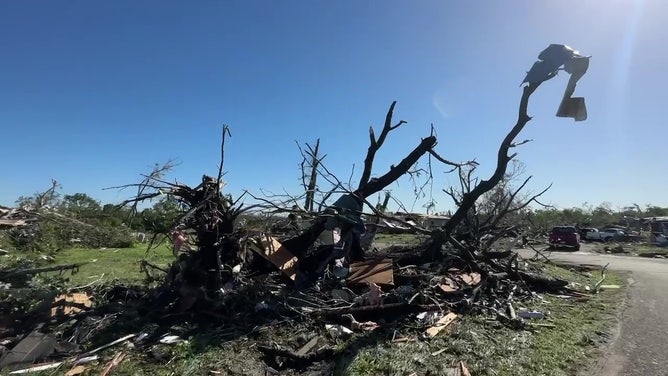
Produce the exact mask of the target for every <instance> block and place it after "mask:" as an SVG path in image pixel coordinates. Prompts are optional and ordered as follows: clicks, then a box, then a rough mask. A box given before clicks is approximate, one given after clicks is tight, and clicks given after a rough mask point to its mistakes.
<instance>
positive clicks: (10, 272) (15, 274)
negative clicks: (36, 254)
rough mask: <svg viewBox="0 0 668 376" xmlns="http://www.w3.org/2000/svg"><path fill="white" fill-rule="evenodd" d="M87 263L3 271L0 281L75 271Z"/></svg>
mask: <svg viewBox="0 0 668 376" xmlns="http://www.w3.org/2000/svg"><path fill="white" fill-rule="evenodd" d="M86 264H87V263H85V262H84V263H78V264H67V265H54V266H45V267H42V268H32V269H20V270H3V271H0V279H7V278H15V277H19V276H23V275H32V274H39V273H46V272H55V271H63V270H74V269H79V267H80V266H82V265H86Z"/></svg>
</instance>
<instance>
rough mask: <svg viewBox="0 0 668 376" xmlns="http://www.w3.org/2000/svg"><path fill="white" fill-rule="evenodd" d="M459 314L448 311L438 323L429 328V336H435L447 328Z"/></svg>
mask: <svg viewBox="0 0 668 376" xmlns="http://www.w3.org/2000/svg"><path fill="white" fill-rule="evenodd" d="M457 317H458V316H457V314H456V313H454V312H448V314H447V315H445V316H443V317H442V318H441V319H440V320H438V321H437V322H436V325H434V326H432V327H431V328H429V329H427V331H426V333H427V336H429V337H435V336H436V335H437V334H438V333H440V332H441V331H442V330H443V329H445V328H447V327H448V325H450V324H452V323H453V322H454V321H455V320H456V319H457Z"/></svg>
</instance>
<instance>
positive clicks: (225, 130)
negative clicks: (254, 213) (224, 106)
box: [216, 124, 232, 193]
mask: <svg viewBox="0 0 668 376" xmlns="http://www.w3.org/2000/svg"><path fill="white" fill-rule="evenodd" d="M226 135H227V136H230V137H232V133H230V127H229V126H228V125H227V124H224V125H223V140H222V141H221V142H220V166H218V178H217V179H216V190H217V192H218V193H220V181H221V179H222V178H223V165H224V164H225V136H226Z"/></svg>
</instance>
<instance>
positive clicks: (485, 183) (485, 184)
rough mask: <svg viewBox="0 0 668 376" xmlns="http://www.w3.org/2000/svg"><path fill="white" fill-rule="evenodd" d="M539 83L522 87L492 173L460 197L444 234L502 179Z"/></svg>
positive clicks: (450, 230) (529, 118) (525, 122)
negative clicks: (510, 151)
mask: <svg viewBox="0 0 668 376" xmlns="http://www.w3.org/2000/svg"><path fill="white" fill-rule="evenodd" d="M539 85H540V83H538V84H536V83H531V84H529V85H527V86H525V87H524V90H523V92H522V98H521V99H520V106H519V111H518V112H519V113H518V119H517V123H516V124H515V126H514V127H513V128H512V129H511V130H510V132H509V133H508V134H507V135H506V137H505V138H504V139H503V142H502V143H501V145H500V146H499V152H498V155H497V165H496V169H495V170H494V173H493V174H492V176H491V177H490V178H489V179H488V180H482V181H480V183H479V184H478V185H476V187H475V188H473V189H472V190H471V191H468V192H466V193H464V195H463V196H462V205H461V206H459V208H458V209H457V211H455V213H454V214H453V215H452V217H451V218H450V220H449V221H448V222H447V223H446V224H445V226H444V230H445V232H446V234H450V233H451V232H452V231H453V230H454V228H455V227H457V225H459V223H461V221H462V220H463V219H464V217H465V216H466V215H467V213H468V212H469V210H470V209H471V208H472V207H473V206H474V205H475V202H476V200H477V199H478V198H479V197H480V196H481V195H482V194H484V193H485V192H487V191H489V190H491V189H492V188H494V186H495V185H496V184H497V183H498V182H499V181H501V179H503V176H504V175H505V173H506V169H507V167H508V163H509V162H510V161H511V160H512V158H513V157H514V156H515V154H513V155H511V156H509V155H508V150H509V149H510V148H511V146H512V143H513V140H514V139H515V137H517V135H518V134H519V133H520V132H521V131H522V130H523V129H524V127H525V126H526V124H527V123H528V122H529V121H530V120H531V117H530V116H529V115H527V107H528V105H529V97H531V94H533V92H534V91H535V90H536V89H537V88H538V86H539Z"/></svg>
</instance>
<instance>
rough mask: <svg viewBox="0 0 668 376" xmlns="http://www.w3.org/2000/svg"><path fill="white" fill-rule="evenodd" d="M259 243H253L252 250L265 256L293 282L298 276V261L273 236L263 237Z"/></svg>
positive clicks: (251, 244)
mask: <svg viewBox="0 0 668 376" xmlns="http://www.w3.org/2000/svg"><path fill="white" fill-rule="evenodd" d="M258 240H259V242H251V243H250V246H251V248H252V249H253V250H254V251H255V252H257V253H258V254H259V255H260V256H263V257H264V258H266V259H267V260H269V262H271V263H272V264H273V265H274V266H276V267H277V268H278V269H280V271H282V272H283V274H285V275H286V276H288V278H290V279H291V280H293V281H294V280H295V278H296V276H297V263H298V261H299V260H298V259H297V257H295V255H293V254H292V253H291V252H290V251H289V250H288V249H287V248H285V247H283V245H282V244H281V242H279V241H278V239H276V238H274V237H273V236H263V237H261V238H260V239H258Z"/></svg>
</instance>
